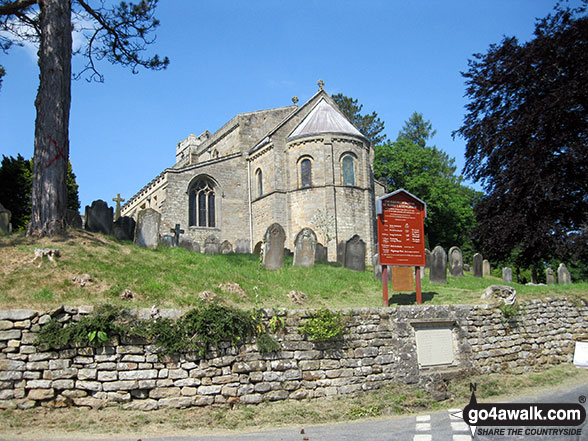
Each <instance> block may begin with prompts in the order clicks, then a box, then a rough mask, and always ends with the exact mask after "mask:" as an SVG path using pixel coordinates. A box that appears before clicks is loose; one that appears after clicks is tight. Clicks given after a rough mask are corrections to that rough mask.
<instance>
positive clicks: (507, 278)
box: [502, 266, 512, 283]
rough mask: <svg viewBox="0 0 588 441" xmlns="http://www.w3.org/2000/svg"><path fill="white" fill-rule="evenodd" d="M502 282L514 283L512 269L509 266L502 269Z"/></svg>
mask: <svg viewBox="0 0 588 441" xmlns="http://www.w3.org/2000/svg"><path fill="white" fill-rule="evenodd" d="M502 280H503V281H504V282H506V283H512V268H509V267H507V266H505V267H504V268H502Z"/></svg>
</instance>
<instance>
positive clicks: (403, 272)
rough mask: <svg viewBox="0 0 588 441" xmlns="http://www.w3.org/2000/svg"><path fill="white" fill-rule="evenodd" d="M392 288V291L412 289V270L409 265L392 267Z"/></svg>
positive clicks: (409, 290)
mask: <svg viewBox="0 0 588 441" xmlns="http://www.w3.org/2000/svg"><path fill="white" fill-rule="evenodd" d="M392 289H393V290H394V291H403V292H407V291H408V292H412V291H414V271H413V269H412V267H410V266H393V267H392Z"/></svg>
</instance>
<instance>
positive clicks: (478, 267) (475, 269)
mask: <svg viewBox="0 0 588 441" xmlns="http://www.w3.org/2000/svg"><path fill="white" fill-rule="evenodd" d="M483 261H484V258H483V257H482V255H481V254H480V253H476V254H474V261H473V263H472V274H473V276H474V277H479V278H480V279H481V278H482V262H483Z"/></svg>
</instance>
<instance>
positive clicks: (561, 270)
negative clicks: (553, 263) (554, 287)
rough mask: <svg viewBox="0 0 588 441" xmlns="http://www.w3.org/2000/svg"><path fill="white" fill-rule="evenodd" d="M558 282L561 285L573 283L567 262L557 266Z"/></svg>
mask: <svg viewBox="0 0 588 441" xmlns="http://www.w3.org/2000/svg"><path fill="white" fill-rule="evenodd" d="M557 283H558V284H559V285H569V284H570V283H572V276H571V275H570V272H569V271H568V268H567V267H566V264H565V263H560V264H559V267H558V268H557Z"/></svg>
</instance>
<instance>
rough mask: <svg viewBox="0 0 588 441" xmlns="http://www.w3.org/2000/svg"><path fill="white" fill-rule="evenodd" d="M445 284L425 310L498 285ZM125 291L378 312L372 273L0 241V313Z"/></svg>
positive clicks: (577, 291) (82, 240)
mask: <svg viewBox="0 0 588 441" xmlns="http://www.w3.org/2000/svg"><path fill="white" fill-rule="evenodd" d="M38 247H44V248H58V249H59V250H60V251H61V254H62V257H61V258H60V259H58V263H57V266H53V265H52V264H50V263H49V262H48V261H46V260H45V261H44V262H43V263H42V265H41V267H40V268H38V267H37V264H36V263H35V264H32V263H31V260H32V258H33V253H34V249H35V248H38ZM85 273H87V274H89V275H90V276H92V278H93V282H91V283H89V284H88V285H86V286H85V287H83V288H80V287H78V286H77V285H76V284H75V283H73V282H72V277H74V276H80V275H82V274H85ZM448 281H449V283H448V284H447V285H433V284H430V283H429V282H428V277H425V279H424V280H423V287H422V289H423V299H424V301H425V303H430V304H447V303H452V304H454V303H469V304H473V303H478V302H479V297H480V294H481V292H482V290H483V289H484V288H486V287H487V286H489V285H491V284H501V283H502V282H501V280H500V279H497V278H493V277H488V278H485V279H483V280H482V279H476V278H474V277H472V276H471V275H467V276H465V277H463V278H453V277H449V278H448ZM225 282H236V283H238V284H239V285H240V286H241V287H242V288H243V290H244V291H245V295H239V294H235V293H223V292H222V291H221V289H220V288H219V284H221V283H225ZM513 286H515V288H516V289H517V291H518V293H519V298H535V297H543V296H548V295H559V294H565V295H568V296H586V297H588V284H587V283H579V284H574V285H568V286H557V285H556V286H545V287H527V286H522V285H517V284H514V285H513ZM125 289H130V290H132V291H133V292H134V293H135V294H136V299H135V301H134V304H136V305H137V306H145V307H149V306H151V305H153V304H155V305H158V306H161V307H180V308H188V307H190V305H192V304H193V303H194V301H195V299H196V298H197V295H198V293H200V292H202V291H205V290H208V291H212V292H214V293H216V294H217V295H218V298H219V299H221V301H222V302H224V303H226V304H232V305H237V306H241V307H244V308H249V307H255V306H258V307H268V308H271V307H285V308H300V307H301V306H299V305H295V304H294V303H292V302H291V301H290V300H289V299H288V297H287V293H288V292H289V291H291V290H296V291H301V292H303V293H305V294H306V296H307V301H306V303H305V304H304V305H303V306H302V307H307V308H315V307H321V306H328V307H331V308H344V307H374V306H381V302H382V300H381V297H382V291H381V284H380V283H379V282H378V281H376V280H374V278H373V275H372V273H371V271H366V272H365V273H358V272H354V271H350V270H347V269H345V268H341V267H338V266H335V265H330V264H329V265H326V264H324V265H316V266H315V267H314V268H312V269H309V268H301V267H293V266H292V260H291V259H286V265H285V266H284V267H283V268H282V269H280V270H279V271H266V270H264V269H263V268H261V267H260V265H259V256H257V255H238V254H234V255H223V256H209V255H202V254H196V253H191V252H188V251H186V250H183V249H180V248H159V249H157V250H148V249H144V248H139V247H136V246H134V245H132V244H131V243H121V242H117V241H116V240H114V239H112V238H109V237H106V236H102V235H99V234H91V233H87V232H84V231H72V232H70V236H69V237H65V238H60V239H53V240H50V239H43V240H40V241H35V240H32V239H28V238H25V237H23V236H20V235H12V236H8V237H0V308H8V307H10V308H15V307H34V308H47V307H52V306H55V305H59V304H63V303H64V304H71V305H79V304H96V303H101V302H110V303H122V301H121V300H120V298H119V296H120V294H121V292H122V291H123V290H125ZM414 299H415V296H414V294H413V293H394V292H392V291H391V292H390V300H391V303H393V304H413V303H414V302H415V300H414Z"/></svg>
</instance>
